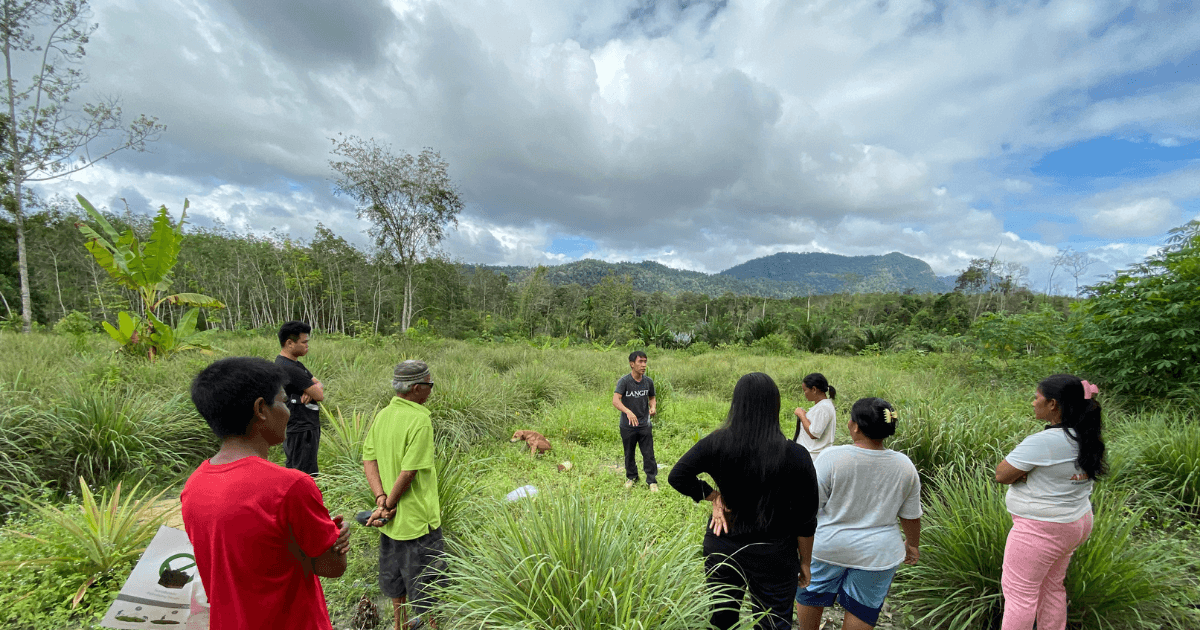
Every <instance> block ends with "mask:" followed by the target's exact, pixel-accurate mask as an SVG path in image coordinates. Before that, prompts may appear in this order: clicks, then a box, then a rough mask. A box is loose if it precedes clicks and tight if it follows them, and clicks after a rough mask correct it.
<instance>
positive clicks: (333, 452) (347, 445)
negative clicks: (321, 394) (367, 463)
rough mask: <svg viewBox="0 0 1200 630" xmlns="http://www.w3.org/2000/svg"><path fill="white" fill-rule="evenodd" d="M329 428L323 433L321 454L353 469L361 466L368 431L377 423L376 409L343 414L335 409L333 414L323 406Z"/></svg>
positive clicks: (322, 409) (338, 408)
mask: <svg viewBox="0 0 1200 630" xmlns="http://www.w3.org/2000/svg"><path fill="white" fill-rule="evenodd" d="M321 411H322V412H324V414H325V420H326V422H327V424H328V428H327V429H325V430H323V431H322V432H321V454H322V455H326V456H327V457H329V459H330V460H331V463H333V462H341V463H345V464H347V465H349V466H351V467H354V466H361V464H362V447H363V442H364V441H365V440H366V439H367V431H369V430H370V429H371V423H372V422H374V421H375V414H377V413H379V408H378V407H376V408H375V409H374V410H372V411H370V412H363V411H350V412H348V413H342V408H341V407H334V411H333V413H330V412H329V408H328V407H326V406H325V405H324V404H321Z"/></svg>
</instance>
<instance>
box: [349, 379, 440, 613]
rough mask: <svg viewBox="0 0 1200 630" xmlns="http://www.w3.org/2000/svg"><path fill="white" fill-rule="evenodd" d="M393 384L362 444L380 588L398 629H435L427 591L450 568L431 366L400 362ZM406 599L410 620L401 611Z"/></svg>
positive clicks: (370, 522) (369, 522) (430, 601)
mask: <svg viewBox="0 0 1200 630" xmlns="http://www.w3.org/2000/svg"><path fill="white" fill-rule="evenodd" d="M392 388H393V389H394V390H395V391H396V397H395V398H392V401H391V403H390V404H389V405H388V406H387V407H385V408H384V409H383V410H381V411H380V412H379V413H378V414H377V415H376V416H375V423H374V424H372V425H371V429H370V431H368V432H367V438H366V441H364V442H363V471H364V472H365V473H366V476H367V483H368V484H370V486H371V492H373V493H374V494H375V511H374V512H373V513H372V514H371V519H370V520H369V521H368V524H369V525H371V526H372V527H379V528H380V535H379V589H380V590H381V591H382V592H383V594H384V595H386V596H388V597H390V598H392V606H393V608H394V609H395V612H396V630H415V629H416V628H423V627H426V624H429V625H430V626H431V627H432V626H433V621H432V619H431V618H430V616H429V613H430V609H431V607H432V604H433V601H432V598H431V597H430V595H429V590H430V587H431V586H432V585H433V583H434V582H435V581H436V579H437V577H438V574H439V573H440V572H441V570H442V569H443V568H444V566H445V560H443V559H442V553H443V549H444V543H443V540H442V529H441V525H442V516H441V506H439V505H438V485H437V484H438V480H437V470H436V469H435V468H434V465H433V423H432V422H431V421H430V418H429V410H428V409H426V408H425V405H424V403H425V401H426V400H428V399H429V395H430V394H431V393H432V392H433V377H432V375H431V374H430V373H429V366H428V365H426V364H425V362H423V361H405V362H403V363H401V364H400V365H397V366H396V369H395V371H394V372H393V374H392ZM384 519H387V522H383V520H384ZM406 598H407V599H410V600H411V601H410V605H411V606H412V610H413V620H412V622H411V624H410V623H408V621H407V619H405V615H404V614H403V608H402V607H403V604H404V602H405V599H406Z"/></svg>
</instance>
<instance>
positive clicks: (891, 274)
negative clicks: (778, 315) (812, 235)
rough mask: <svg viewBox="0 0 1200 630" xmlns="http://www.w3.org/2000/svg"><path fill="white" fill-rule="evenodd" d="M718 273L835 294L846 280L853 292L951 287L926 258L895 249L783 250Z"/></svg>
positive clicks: (936, 290)
mask: <svg viewBox="0 0 1200 630" xmlns="http://www.w3.org/2000/svg"><path fill="white" fill-rule="evenodd" d="M720 275H723V276H729V277H732V278H738V279H740V280H750V279H755V280H774V281H778V282H789V283H793V284H800V285H805V286H809V287H812V290H813V293H837V292H839V291H842V290H844V289H845V288H846V285H847V283H849V284H850V287H851V290H852V291H856V292H871V293H882V292H888V291H908V290H911V291H914V292H916V293H943V292H946V291H949V290H950V289H952V288H953V286H946V283H945V281H944V280H942V279H940V278H938V277H937V276H936V275H935V274H934V273H933V269H931V268H930V267H929V264H928V263H926V262H925V261H923V260H920V259H917V258H913V257H911V256H905V255H904V254H901V253H898V252H892V253H890V254H887V255H884V256H839V255H838V254H822V253H807V254H796V253H793V252H782V253H779V254H773V255H771V256H764V257H763V258H755V259H754V260H750V261H747V262H744V263H742V264H740V265H737V266H735V267H731V268H729V269H726V270H725V271H722V272H721V274H720Z"/></svg>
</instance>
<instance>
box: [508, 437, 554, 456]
mask: <svg viewBox="0 0 1200 630" xmlns="http://www.w3.org/2000/svg"><path fill="white" fill-rule="evenodd" d="M522 440H524V441H525V443H526V444H528V445H529V454H530V455H539V454H541V453H545V452H546V451H548V450H550V449H551V448H552V447H551V446H550V440H547V439H546V436H544V435H542V434H541V433H538V432H537V431H517V432H516V433H514V434H513V436H512V439H511V440H509V442H520V441H522Z"/></svg>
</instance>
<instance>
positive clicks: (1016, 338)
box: [971, 306, 1067, 364]
mask: <svg viewBox="0 0 1200 630" xmlns="http://www.w3.org/2000/svg"><path fill="white" fill-rule="evenodd" d="M1066 332H1067V318H1066V317H1065V316H1063V314H1062V313H1060V312H1058V311H1056V310H1054V309H1053V308H1050V307H1049V306H1043V307H1042V308H1041V309H1040V310H1038V311H1034V312H1032V313H1007V314H1006V313H984V314H983V315H981V316H979V319H976V320H975V323H974V324H972V325H971V334H972V335H973V336H974V337H975V338H976V339H978V340H979V344H980V346H981V347H982V348H983V351H984V353H986V354H988V355H989V356H993V357H996V358H998V359H1000V360H1001V361H1004V362H1005V363H1006V364H1007V363H1008V361H1010V360H1012V359H1020V358H1024V357H1029V356H1037V355H1046V354H1056V353H1057V352H1058V346H1059V344H1060V343H1061V342H1062V340H1063V337H1065V336H1066Z"/></svg>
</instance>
